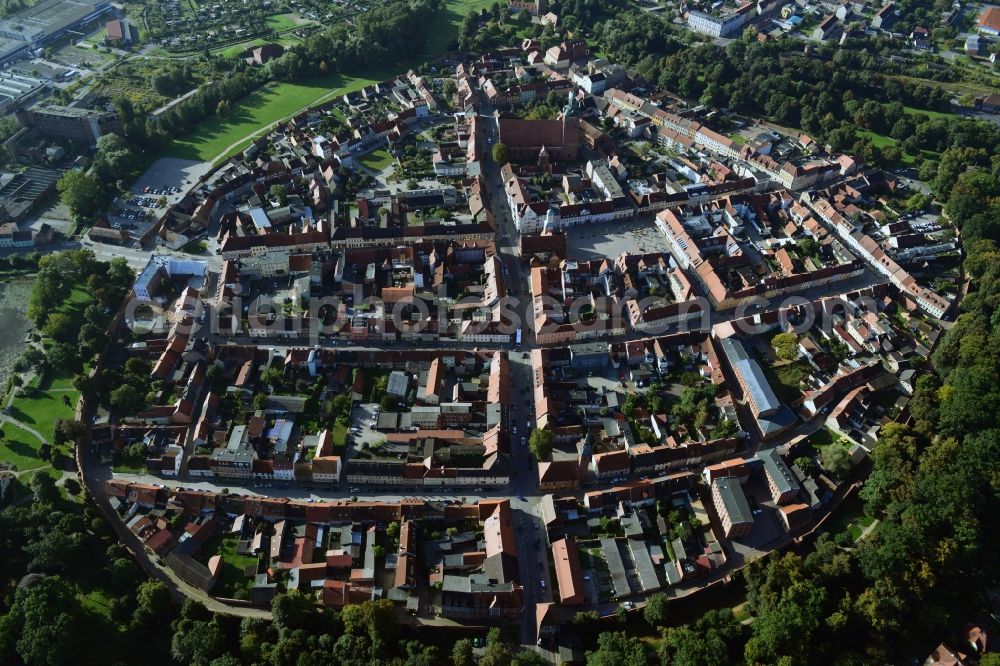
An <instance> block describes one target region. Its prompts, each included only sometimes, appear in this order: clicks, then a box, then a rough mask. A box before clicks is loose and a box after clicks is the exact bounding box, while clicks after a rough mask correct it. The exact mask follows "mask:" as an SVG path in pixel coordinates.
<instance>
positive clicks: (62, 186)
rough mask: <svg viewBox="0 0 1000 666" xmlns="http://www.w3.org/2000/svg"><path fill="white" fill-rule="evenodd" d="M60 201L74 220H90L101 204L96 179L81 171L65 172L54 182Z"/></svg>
mask: <svg viewBox="0 0 1000 666" xmlns="http://www.w3.org/2000/svg"><path fill="white" fill-rule="evenodd" d="M56 190H58V192H59V197H60V200H61V201H62V202H63V204H64V205H65V206H66V207H67V208H69V210H70V212H71V213H72V214H73V218H74V219H76V220H87V219H91V218H92V217H93V216H94V215H96V214H97V213H98V212H99V211H100V209H101V207H102V204H103V199H102V196H101V187H100V184H99V183H98V182H97V179H96V178H94V177H93V176H88V175H87V174H85V173H84V172H82V171H73V170H71V171H67V172H66V173H64V174H63V175H62V176H60V177H59V180H58V181H57V182H56Z"/></svg>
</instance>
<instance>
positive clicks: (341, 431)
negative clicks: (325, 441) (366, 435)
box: [330, 423, 347, 449]
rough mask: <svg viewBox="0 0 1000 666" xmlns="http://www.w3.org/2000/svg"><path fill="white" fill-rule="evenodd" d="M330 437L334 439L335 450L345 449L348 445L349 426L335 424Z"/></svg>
mask: <svg viewBox="0 0 1000 666" xmlns="http://www.w3.org/2000/svg"><path fill="white" fill-rule="evenodd" d="M330 437H331V438H333V446H334V448H335V449H343V448H344V445H345V444H347V426H346V425H343V424H341V423H335V424H334V425H333V430H332V432H331V433H330Z"/></svg>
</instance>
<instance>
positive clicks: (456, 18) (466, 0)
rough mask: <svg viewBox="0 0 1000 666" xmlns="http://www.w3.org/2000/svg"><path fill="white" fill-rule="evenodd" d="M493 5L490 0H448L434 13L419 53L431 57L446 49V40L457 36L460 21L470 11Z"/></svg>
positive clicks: (460, 24)
mask: <svg viewBox="0 0 1000 666" xmlns="http://www.w3.org/2000/svg"><path fill="white" fill-rule="evenodd" d="M492 6H493V2H492V0H448V2H445V3H444V6H443V7H442V9H441V11H439V12H438V13H437V14H435V15H434V18H433V19H432V20H431V25H430V28H429V29H428V30H427V43H426V44H425V45H424V51H423V53H422V54H421V55H422V56H423V57H425V58H433V57H436V56H439V55H441V54H442V53H444V52H446V51H447V50H448V42H450V41H451V40H453V39H457V38H458V30H459V28H461V26H462V21H463V19H465V17H466V16H467V15H468V14H469V12H472V11H476V12H478V11H482V10H483V9H488V8H490V7H492Z"/></svg>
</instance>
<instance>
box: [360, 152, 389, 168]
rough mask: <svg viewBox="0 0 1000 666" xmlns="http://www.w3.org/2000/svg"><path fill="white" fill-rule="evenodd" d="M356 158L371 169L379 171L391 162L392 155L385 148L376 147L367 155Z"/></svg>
mask: <svg viewBox="0 0 1000 666" xmlns="http://www.w3.org/2000/svg"><path fill="white" fill-rule="evenodd" d="M357 160H358V162H361V164H363V165H364V166H366V167H368V168H369V169H371V170H373V171H381V170H382V169H384V168H386V167H387V166H389V165H390V164H392V160H393V157H392V155H390V154H389V151H388V150H386V149H385V148H378V149H376V150H373V151H372V152H370V153H368V154H367V155H362V156H361V157H358V158H357Z"/></svg>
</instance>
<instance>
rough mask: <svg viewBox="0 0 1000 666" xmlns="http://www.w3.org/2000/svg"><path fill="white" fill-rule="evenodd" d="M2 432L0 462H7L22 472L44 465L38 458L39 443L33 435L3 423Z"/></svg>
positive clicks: (10, 424)
mask: <svg viewBox="0 0 1000 666" xmlns="http://www.w3.org/2000/svg"><path fill="white" fill-rule="evenodd" d="M2 430H3V434H4V438H3V440H0V461H2V462H9V463H11V464H13V465H14V466H15V467H16V468H17V470H18V471H22V472H23V471H24V470H28V469H36V468H38V467H41V466H42V465H44V464H45V461H43V460H42V459H41V458H39V457H38V447H39V445H40V444H41V442H39V441H38V439H37V438H36V437H35V436H34V435H32V434H31V433H30V432H27V431H26V430H22V429H21V428H18V427H17V426H16V425H14V424H12V423H4V424H3V428H2Z"/></svg>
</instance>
